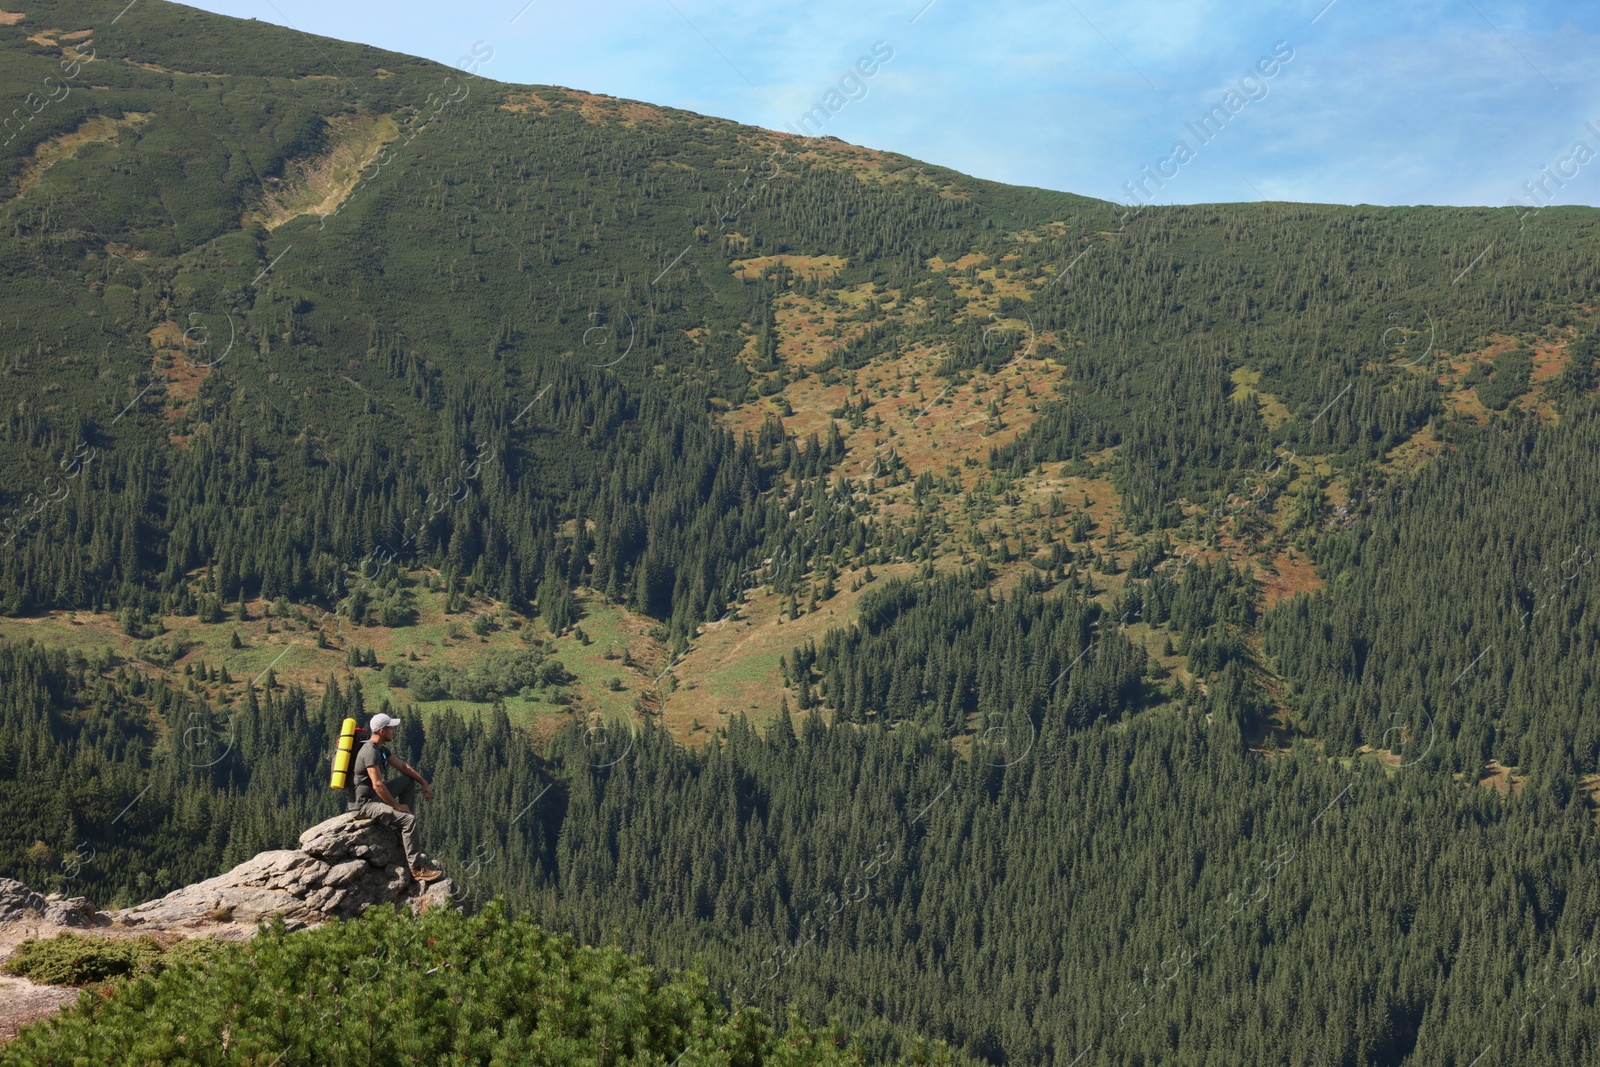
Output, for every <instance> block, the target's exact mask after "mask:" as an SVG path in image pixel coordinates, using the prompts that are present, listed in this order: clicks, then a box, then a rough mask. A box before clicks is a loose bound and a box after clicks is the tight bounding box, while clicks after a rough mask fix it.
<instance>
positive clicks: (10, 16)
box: [0, 11, 28, 26]
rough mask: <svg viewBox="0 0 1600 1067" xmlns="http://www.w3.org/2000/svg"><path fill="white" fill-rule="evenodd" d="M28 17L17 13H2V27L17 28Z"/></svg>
mask: <svg viewBox="0 0 1600 1067" xmlns="http://www.w3.org/2000/svg"><path fill="white" fill-rule="evenodd" d="M27 17H28V16H26V15H23V14H20V13H18V12H16V11H0V26H15V25H16V24H17V23H19V22H21V21H22V20H23V19H25V18H27Z"/></svg>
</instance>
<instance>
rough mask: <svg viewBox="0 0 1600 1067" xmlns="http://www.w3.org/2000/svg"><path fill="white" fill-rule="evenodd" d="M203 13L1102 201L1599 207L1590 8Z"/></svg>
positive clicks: (1166, 4) (1423, 2)
mask: <svg viewBox="0 0 1600 1067" xmlns="http://www.w3.org/2000/svg"><path fill="white" fill-rule="evenodd" d="M196 6H199V7H203V8H206V9H207V10H211V11H218V12H222V13H225V14H230V15H237V16H241V17H253V18H259V19H261V20H263V21H269V22H276V23H280V24H283V25H290V26H294V27H295V28H297V29H301V30H306V31H309V32H314V33H320V34H326V35H328V36H331V37H339V38H343V39H346V40H354V41H363V42H366V43H369V44H375V45H380V46H382V47H385V48H390V49H394V50H396V51H401V52H408V53H412V54H415V55H423V56H427V57H429V58H432V59H437V60H440V61H442V62H445V63H451V64H456V63H457V62H458V60H460V59H462V58H463V57H469V56H470V55H471V54H472V52H473V48H474V46H475V45H476V46H477V48H478V54H480V55H482V54H484V49H485V48H488V49H492V50H493V58H492V59H491V60H490V61H488V62H487V63H485V64H484V65H483V66H482V67H481V69H480V71H479V72H480V73H481V74H483V75H485V76H487V77H492V78H496V79H499V80H501V81H507V82H517V83H544V84H556V85H564V86H569V87H572V88H576V89H584V90H588V91H590V92H599V93H607V94H610V95H613V96H622V97H629V98H632V99H638V100H645V101H649V102H652V103H660V104H669V105H672V106H675V107H681V108H686V109H689V110H692V111H698V112H703V113H706V114H710V115H718V116H722V117H724V118H730V119H734V120H736V121H739V122H745V123H750V124H753V125H758V126H766V127H769V128H772V129H784V128H787V127H792V126H794V125H796V124H797V123H798V121H799V119H800V118H801V116H802V115H804V114H805V113H807V111H808V110H810V109H812V108H813V107H814V106H815V105H818V104H822V105H823V110H822V111H818V112H813V114H814V115H818V116H825V121H823V120H821V119H818V118H814V119H813V121H812V123H811V125H810V126H809V127H808V129H810V130H817V129H820V131H821V132H822V133H826V134H831V135H834V136H837V137H840V138H843V139H844V140H846V141H851V142H854V143H857V144H863V145H869V146H872V147H875V148H886V149H892V150H895V151H899V152H904V153H906V154H907V155H911V156H914V157H917V158H919V159H923V160H926V161H928V162H932V163H938V164H942V165H944V166H949V167H953V168H955V169H957V170H961V171H964V172H967V173H969V174H974V175H978V176H980V177H985V178H993V179H995V180H998V181H1006V182H1014V183H1018V184H1025V185H1038V186H1044V187H1046V188H1051V189H1063V190H1067V191H1070V192H1075V193H1083V194H1085V195H1088V196H1096V197H1101V198H1104V199H1107V200H1119V201H1123V202H1128V201H1130V200H1131V199H1133V197H1134V195H1135V194H1134V193H1130V192H1129V186H1128V184H1127V183H1130V182H1131V183H1139V182H1141V181H1142V183H1143V184H1142V190H1143V191H1142V192H1138V190H1137V189H1136V190H1135V192H1136V193H1137V195H1138V196H1139V197H1140V198H1141V200H1148V201H1150V202H1154V203H1206V202H1216V201H1241V200H1258V199H1261V198H1263V197H1265V198H1268V199H1273V200H1299V201H1313V202H1322V203H1369V204H1482V205H1488V206H1493V207H1499V206H1503V205H1505V204H1507V203H1508V202H1513V201H1517V200H1520V201H1521V202H1523V203H1526V204H1528V205H1530V206H1542V205H1545V204H1589V205H1595V206H1600V64H1597V63H1596V62H1595V61H1594V56H1595V55H1596V53H1597V51H1600V49H1597V46H1600V4H1596V3H1594V2H1593V0H1585V2H1583V3H1577V2H1572V3H1519V2H1513V0H1439V2H1434V0H1420V2H1416V3H1411V4H1405V5H1401V4H1396V3H1392V2H1379V0H1334V3H1333V4H1332V5H1331V6H1330V5H1327V0H1306V2H1301V0H1286V2H1283V3H1277V4H1271V5H1268V4H1258V3H1250V2H1231V0H1230V2H1228V3H1220V2H1212V0H1145V2H1140V3H1114V2H1112V0H1052V2H1048V3H1046V2H1034V0H990V2H987V3H976V2H974V0H933V3H932V4H928V2H927V0H904V2H901V0H893V2H888V3H878V4H874V5H872V6H870V7H868V6H863V5H860V4H856V3H849V2H843V0H810V2H808V3H800V4H794V3H789V4H755V3H750V2H748V0H747V2H744V3H730V2H725V0H598V2H596V0H589V2H585V3H583V4H581V5H580V4H573V3H571V2H570V0H569V2H560V0H533V2H532V3H531V4H530V3H528V2H527V0H495V2H486V0H444V2H434V3H424V2H420V0H383V2H382V3H377V2H370V0H333V2H329V0H317V2H312V0H204V2H202V3H200V4H198V5H196ZM880 42H881V44H880ZM874 45H877V46H878V48H879V54H880V55H882V54H885V50H886V49H887V50H892V58H890V59H888V60H887V61H880V62H878V63H876V65H874V64H871V63H869V64H868V67H869V68H871V69H873V71H874V73H873V74H872V76H871V77H868V78H861V77H859V72H856V73H855V74H852V69H853V68H854V67H855V65H856V64H857V63H858V61H859V60H861V59H862V58H863V57H867V58H869V59H870V58H871V57H872V52H873V48H874ZM1275 46H1276V48H1277V50H1278V54H1279V55H1280V56H1282V55H1284V54H1288V53H1292V58H1289V59H1288V60H1287V61H1275V60H1274V57H1273V52H1274V48H1275ZM1263 59H1265V60H1267V64H1266V66H1265V67H1263V68H1261V69H1264V70H1271V71H1272V75H1271V77H1265V76H1263V75H1262V74H1261V69H1257V64H1258V62H1260V61H1262V60H1263ZM1251 75H1253V77H1251ZM830 90H833V91H834V92H835V94H836V95H834V96H833V97H831V98H830V97H829V96H828V93H829V91H830ZM1230 92H1232V93H1234V94H1235V95H1233V96H1231V97H1230V96H1229V93H1230ZM830 105H831V106H832V107H833V108H836V110H831V111H830V110H829V108H830ZM1213 107H1219V108H1221V110H1220V111H1217V112H1215V114H1216V115H1218V116H1220V117H1219V118H1216V119H1213V123H1212V125H1211V126H1210V127H1208V128H1206V129H1204V130H1202V129H1200V128H1199V125H1198V124H1199V120H1200V118H1201V117H1202V116H1203V115H1205V114H1207V113H1208V112H1210V111H1211V109H1212V108H1213ZM1588 124H1592V126H1593V128H1590V126H1589V125H1588ZM1219 128H1220V132H1216V131H1217V130H1218V129H1219ZM1206 134H1209V135H1210V136H1209V139H1202V135H1206ZM1180 142H1182V143H1183V144H1184V146H1185V148H1186V151H1184V152H1176V151H1175V149H1176V148H1177V146H1178V144H1179V143H1180ZM1579 142H1582V143H1583V144H1584V145H1585V150H1583V151H1575V148H1576V146H1577V144H1578V143H1579ZM1591 152H1592V153H1594V154H1595V155H1596V158H1595V159H1594V160H1592V161H1591V160H1590V159H1589V158H1588V155H1589V153H1591ZM1146 167H1148V168H1150V170H1149V171H1148V172H1146V171H1145V170H1144V168H1146ZM1157 172H1159V173H1160V174H1161V175H1164V177H1160V178H1159V180H1158V179H1157V178H1156V177H1150V176H1149V175H1154V174H1156V173H1157ZM1528 183H1540V184H1539V185H1537V186H1536V187H1535V188H1534V189H1532V190H1530V188H1529V186H1528Z"/></svg>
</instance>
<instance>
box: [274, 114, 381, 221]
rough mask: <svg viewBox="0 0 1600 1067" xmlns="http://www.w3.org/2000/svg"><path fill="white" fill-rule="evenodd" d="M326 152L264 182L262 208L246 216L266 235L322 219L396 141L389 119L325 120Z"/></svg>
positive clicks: (351, 117)
mask: <svg viewBox="0 0 1600 1067" xmlns="http://www.w3.org/2000/svg"><path fill="white" fill-rule="evenodd" d="M326 122H327V129H328V137H327V140H328V147H327V148H326V149H325V150H324V151H322V152H321V153H319V154H317V155H314V156H308V157H305V158H302V159H299V160H295V161H294V162H292V163H291V164H290V165H289V166H288V168H286V173H285V174H284V176H283V177H281V178H269V179H267V185H268V188H267V190H266V192H265V194H264V196H263V198H262V206H261V207H260V208H259V209H257V210H256V211H254V212H251V213H249V214H247V215H246V216H245V219H244V222H245V224H246V225H248V224H249V223H251V222H256V221H259V222H260V223H261V224H262V225H264V226H265V227H266V228H267V229H269V230H274V229H277V228H278V227H279V226H282V225H283V224H284V223H286V222H288V221H289V220H290V219H295V218H299V217H300V216H302V215H317V216H321V217H324V218H326V217H327V216H329V215H331V214H333V213H334V212H335V211H337V210H338V209H339V206H340V205H341V204H343V203H344V202H345V200H346V198H348V197H349V196H350V194H351V193H352V192H353V191H354V190H355V187H356V186H357V184H359V183H360V181H361V175H362V171H363V168H365V167H366V166H367V164H369V163H371V162H372V160H373V159H374V158H375V157H376V156H377V154H378V153H379V152H380V151H382V150H383V149H384V147H385V146H387V145H389V144H391V143H393V142H394V141H395V140H396V139H397V138H398V137H399V136H400V127H399V126H398V125H397V124H396V123H395V121H394V118H393V117H392V116H390V115H387V114H384V115H371V114H362V115H337V116H334V117H333V118H330V119H327V120H326Z"/></svg>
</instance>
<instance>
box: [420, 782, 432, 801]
mask: <svg viewBox="0 0 1600 1067" xmlns="http://www.w3.org/2000/svg"><path fill="white" fill-rule="evenodd" d="M422 795H423V797H424V798H426V799H428V800H432V799H433V786H431V785H429V784H428V783H427V782H423V783H422Z"/></svg>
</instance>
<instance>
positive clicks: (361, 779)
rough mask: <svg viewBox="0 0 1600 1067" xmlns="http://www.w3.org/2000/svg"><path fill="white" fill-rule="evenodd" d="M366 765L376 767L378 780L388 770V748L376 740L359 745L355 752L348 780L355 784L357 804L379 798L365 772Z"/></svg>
mask: <svg viewBox="0 0 1600 1067" xmlns="http://www.w3.org/2000/svg"><path fill="white" fill-rule="evenodd" d="M368 767H376V768H378V780H379V781H380V782H381V781H383V780H384V779H385V778H386V777H387V775H388V772H389V750H388V749H386V748H384V747H383V746H382V745H380V744H378V742H376V741H368V742H366V743H365V744H364V745H362V746H361V751H359V752H357V753H356V762H355V765H354V766H352V767H351V768H350V780H351V781H352V782H354V783H355V786H356V803H357V804H365V803H366V802H367V801H369V800H378V799H379V797H378V793H377V791H376V790H374V789H373V788H372V779H371V777H369V776H368V774H367V768H368Z"/></svg>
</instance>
